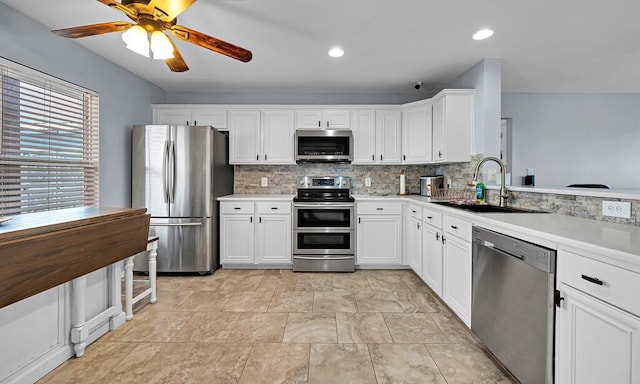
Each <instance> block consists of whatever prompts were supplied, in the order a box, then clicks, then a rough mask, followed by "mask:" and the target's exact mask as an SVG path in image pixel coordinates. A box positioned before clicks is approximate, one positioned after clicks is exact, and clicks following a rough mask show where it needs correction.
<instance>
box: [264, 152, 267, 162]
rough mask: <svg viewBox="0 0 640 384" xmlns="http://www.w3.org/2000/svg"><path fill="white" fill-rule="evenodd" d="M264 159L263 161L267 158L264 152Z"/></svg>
mask: <svg viewBox="0 0 640 384" xmlns="http://www.w3.org/2000/svg"><path fill="white" fill-rule="evenodd" d="M264 160H265V161H266V160H267V154H266V153H265V154H264Z"/></svg>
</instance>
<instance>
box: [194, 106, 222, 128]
mask: <svg viewBox="0 0 640 384" xmlns="http://www.w3.org/2000/svg"><path fill="white" fill-rule="evenodd" d="M191 119H192V120H193V122H192V124H193V125H210V126H212V127H214V128H215V129H217V130H218V131H228V130H229V128H228V126H227V110H226V109H208V108H207V109H192V110H191Z"/></svg>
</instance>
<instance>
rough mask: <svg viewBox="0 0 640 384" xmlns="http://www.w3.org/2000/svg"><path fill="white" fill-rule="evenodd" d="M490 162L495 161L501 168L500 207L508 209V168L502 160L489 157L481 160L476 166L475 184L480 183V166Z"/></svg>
mask: <svg viewBox="0 0 640 384" xmlns="http://www.w3.org/2000/svg"><path fill="white" fill-rule="evenodd" d="M490 160H491V161H495V162H496V163H498V165H499V166H500V206H501V207H506V206H507V199H508V198H509V195H508V194H507V186H506V183H505V174H506V168H505V166H504V164H503V163H502V161H501V160H500V159H498V158H497V157H493V156H489V157H485V158H484V159H482V160H480V161H479V162H478V165H476V170H475V171H474V172H473V182H474V183H477V182H478V173H480V166H481V165H482V164H484V163H485V162H487V161H490Z"/></svg>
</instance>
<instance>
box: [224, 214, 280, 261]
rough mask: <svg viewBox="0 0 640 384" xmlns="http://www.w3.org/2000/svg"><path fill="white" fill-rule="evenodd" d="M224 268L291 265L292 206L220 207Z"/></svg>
mask: <svg viewBox="0 0 640 384" xmlns="http://www.w3.org/2000/svg"><path fill="white" fill-rule="evenodd" d="M220 263H221V264H222V265H240V264H260V265H289V264H291V203H289V202H268V201H263V202H256V203H254V202H245V201H243V202H234V201H223V202H221V203H220Z"/></svg>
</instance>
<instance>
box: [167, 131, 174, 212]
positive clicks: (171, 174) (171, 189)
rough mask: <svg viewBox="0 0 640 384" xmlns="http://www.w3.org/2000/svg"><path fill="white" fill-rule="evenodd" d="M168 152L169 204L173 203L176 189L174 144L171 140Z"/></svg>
mask: <svg viewBox="0 0 640 384" xmlns="http://www.w3.org/2000/svg"><path fill="white" fill-rule="evenodd" d="M170 143H171V144H170V147H169V148H170V150H169V156H170V160H169V167H170V168H169V188H168V189H169V202H170V203H174V202H175V201H174V197H175V188H176V185H175V184H176V142H175V141H173V140H171V142H170Z"/></svg>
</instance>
